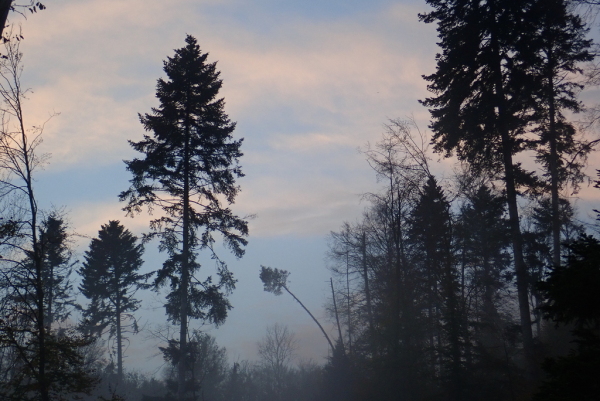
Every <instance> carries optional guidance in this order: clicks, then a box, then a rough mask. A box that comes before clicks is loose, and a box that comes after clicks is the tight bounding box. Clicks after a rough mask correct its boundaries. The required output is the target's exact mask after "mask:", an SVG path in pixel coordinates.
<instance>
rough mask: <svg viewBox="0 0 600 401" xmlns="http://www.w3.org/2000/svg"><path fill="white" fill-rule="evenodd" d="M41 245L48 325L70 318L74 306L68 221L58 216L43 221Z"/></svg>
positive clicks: (51, 216)
mask: <svg viewBox="0 0 600 401" xmlns="http://www.w3.org/2000/svg"><path fill="white" fill-rule="evenodd" d="M40 242H41V246H42V253H43V257H44V264H43V276H44V278H43V282H44V298H45V300H46V308H45V312H46V317H45V319H44V321H45V323H46V325H47V326H49V327H50V326H51V325H52V323H54V322H56V321H63V320H65V319H66V318H68V317H69V315H70V313H71V311H70V309H69V308H70V307H72V306H74V305H75V304H74V302H75V300H74V299H73V286H72V284H71V281H70V280H69V276H70V275H71V271H72V268H73V266H72V263H71V256H72V253H71V250H70V249H69V234H68V233H67V227H66V224H65V221H64V219H63V218H62V217H60V216H59V215H58V214H56V213H52V214H50V215H49V216H48V217H46V218H45V219H44V220H43V221H42V225H41V228H40Z"/></svg>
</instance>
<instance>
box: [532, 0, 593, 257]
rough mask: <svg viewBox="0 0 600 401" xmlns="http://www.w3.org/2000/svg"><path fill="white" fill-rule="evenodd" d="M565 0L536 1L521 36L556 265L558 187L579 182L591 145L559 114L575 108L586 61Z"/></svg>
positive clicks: (581, 35)
mask: <svg viewBox="0 0 600 401" xmlns="http://www.w3.org/2000/svg"><path fill="white" fill-rule="evenodd" d="M568 8H569V1H567V0H544V1H537V2H535V3H534V5H533V7H532V8H531V9H530V10H528V12H527V14H526V16H525V18H524V22H525V23H524V24H523V26H522V29H523V31H524V32H523V36H522V37H523V38H525V39H524V40H525V41H526V42H527V43H528V44H527V46H528V50H529V51H523V52H522V53H521V54H522V56H523V58H524V63H525V66H526V67H527V68H528V69H529V71H528V77H529V79H531V80H532V81H533V82H534V83H535V86H536V88H535V90H534V91H533V92H532V94H533V97H534V99H535V112H534V114H533V120H534V124H535V131H536V133H537V134H538V139H537V140H536V141H535V142H536V143H535V145H536V148H537V149H536V150H537V155H538V156H537V158H538V161H539V162H540V164H541V165H542V166H543V167H544V169H545V172H546V174H545V175H546V176H547V178H548V182H549V184H548V185H549V190H550V200H551V215H552V224H551V227H552V263H553V264H554V265H556V266H558V265H560V256H561V252H560V243H561V235H560V234H561V216H560V214H561V213H560V208H561V207H560V203H561V200H560V194H559V191H560V190H561V189H563V188H564V186H565V185H566V184H567V183H568V182H571V183H572V184H573V185H574V187H575V188H577V185H578V184H579V183H580V182H581V180H583V177H584V174H583V173H582V169H583V167H584V161H585V157H586V156H587V155H588V153H589V152H590V151H591V150H592V147H591V144H590V143H589V142H588V143H586V142H584V141H581V140H578V139H577V138H576V133H577V131H576V129H575V127H574V126H573V124H572V123H570V122H569V121H567V119H566V117H565V115H564V112H565V111H567V112H579V111H581V109H582V106H581V104H580V102H579V101H578V100H577V94H578V92H579V90H581V89H582V88H583V85H581V84H580V83H578V82H577V81H576V78H577V77H578V75H579V76H581V75H582V73H583V71H582V69H581V63H583V62H586V61H591V60H592V59H593V57H594V56H593V54H592V53H591V52H590V48H591V45H592V40H591V39H586V34H587V31H588V30H587V29H586V28H585V25H584V23H583V21H582V20H581V18H580V17H579V16H576V15H574V14H572V13H571V12H570V11H569V10H568Z"/></svg>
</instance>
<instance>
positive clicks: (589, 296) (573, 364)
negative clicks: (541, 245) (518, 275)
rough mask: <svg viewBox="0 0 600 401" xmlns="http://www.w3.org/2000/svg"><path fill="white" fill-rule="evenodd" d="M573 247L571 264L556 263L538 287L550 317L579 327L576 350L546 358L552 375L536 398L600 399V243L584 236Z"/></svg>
mask: <svg viewBox="0 0 600 401" xmlns="http://www.w3.org/2000/svg"><path fill="white" fill-rule="evenodd" d="M568 247H569V248H570V250H571V254H570V255H569V257H568V259H567V264H566V266H564V267H561V266H557V267H555V268H554V269H553V270H552V271H551V272H550V274H549V275H548V277H547V279H546V280H545V281H543V282H541V283H540V284H539V288H540V290H541V291H542V293H543V294H544V296H545V298H546V302H545V304H544V306H543V307H542V310H543V312H544V314H545V317H546V318H548V319H551V320H552V321H554V322H555V323H556V324H557V325H559V324H561V325H565V324H570V325H572V327H574V328H573V330H572V333H573V335H574V337H575V341H573V342H572V343H573V344H575V348H574V349H572V350H571V352H570V353H569V354H568V355H566V356H562V357H558V358H550V359H547V360H546V361H545V363H544V370H545V371H546V373H547V377H546V380H545V381H544V383H543V384H542V386H541V387H540V389H539V392H538V393H537V394H536V395H535V396H534V397H533V399H534V400H535V401H542V400H544V401H559V400H597V399H598V395H599V394H600V386H599V385H598V374H597V372H598V371H599V370H600V295H599V293H598V286H600V241H598V240H597V239H596V238H593V237H591V236H586V235H582V236H581V237H580V239H579V240H577V241H576V242H574V243H573V244H571V245H569V246H568Z"/></svg>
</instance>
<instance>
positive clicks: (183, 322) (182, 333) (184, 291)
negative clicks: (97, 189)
mask: <svg viewBox="0 0 600 401" xmlns="http://www.w3.org/2000/svg"><path fill="white" fill-rule="evenodd" d="M190 134H191V133H190V123H189V121H187V120H186V127H185V136H186V138H185V146H184V151H183V158H184V160H183V163H184V165H183V169H184V178H183V222H182V225H183V227H182V229H183V246H182V263H181V283H180V286H179V291H180V293H179V302H180V305H179V308H180V309H179V319H180V326H179V366H178V377H177V384H178V385H177V396H178V398H179V401H183V400H184V397H185V377H186V367H187V366H186V365H187V363H186V357H187V333H188V327H187V326H188V325H187V323H188V319H187V318H188V310H187V304H188V286H189V274H190V150H189V147H190V144H189V142H190Z"/></svg>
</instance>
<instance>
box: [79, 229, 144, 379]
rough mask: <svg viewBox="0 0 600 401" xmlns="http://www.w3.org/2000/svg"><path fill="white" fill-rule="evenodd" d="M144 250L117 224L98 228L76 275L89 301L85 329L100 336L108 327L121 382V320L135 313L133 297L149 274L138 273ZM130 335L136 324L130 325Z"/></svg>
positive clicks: (136, 306) (134, 238)
mask: <svg viewBox="0 0 600 401" xmlns="http://www.w3.org/2000/svg"><path fill="white" fill-rule="evenodd" d="M143 252H144V248H143V246H142V245H141V244H138V243H137V238H136V237H135V236H133V235H132V234H131V232H130V231H129V230H127V229H125V227H123V226H122V225H121V224H120V223H119V222H118V221H115V220H111V221H109V222H108V224H105V225H102V228H101V229H100V231H99V232H98V238H94V239H92V241H91V243H90V249H89V250H87V251H86V252H85V262H84V263H83V266H82V267H81V268H80V269H79V271H78V273H79V274H80V275H81V277H82V282H81V285H80V286H79V290H80V291H81V293H82V294H83V295H84V296H85V297H86V298H88V299H89V300H90V304H89V305H88V306H87V308H86V309H85V310H84V311H83V316H84V318H85V319H86V320H87V322H86V325H87V328H88V329H89V330H90V331H92V332H95V333H96V334H99V335H101V334H103V333H104V332H105V330H106V328H109V332H110V336H111V337H116V349H117V377H118V380H119V381H122V380H123V332H124V331H125V329H126V328H125V327H123V323H122V322H123V317H124V316H125V315H126V314H130V313H131V312H135V311H136V310H138V308H139V307H140V301H139V300H138V299H136V298H135V293H136V291H137V290H138V289H139V288H143V287H144V284H143V282H144V281H146V280H147V278H148V277H149V276H150V274H140V273H139V272H138V271H139V269H140V268H141V267H142V264H143V261H142V254H143ZM133 330H134V332H136V331H137V324H136V323H135V319H134V323H133Z"/></svg>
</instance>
